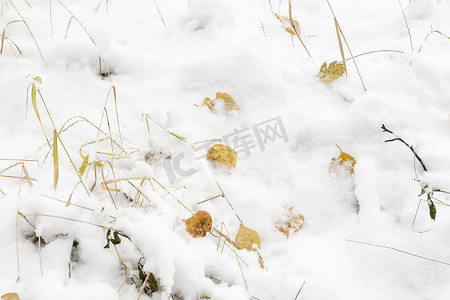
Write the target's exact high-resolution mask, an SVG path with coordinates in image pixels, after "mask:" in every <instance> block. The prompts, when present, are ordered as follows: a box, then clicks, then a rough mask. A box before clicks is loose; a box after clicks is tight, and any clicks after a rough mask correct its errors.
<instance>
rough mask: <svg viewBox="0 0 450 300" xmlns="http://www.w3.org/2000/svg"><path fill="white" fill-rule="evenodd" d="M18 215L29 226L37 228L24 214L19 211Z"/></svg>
mask: <svg viewBox="0 0 450 300" xmlns="http://www.w3.org/2000/svg"><path fill="white" fill-rule="evenodd" d="M17 215H19V216H21V217H22V218H23V219H24V220H25V221H26V222H27V223H28V224H30V226H31V227H33V229H36V226H34V225H33V223H31V222H30V220H28V219H27V217H25V215H24V214H23V213H21V212H20V211H18V212H17Z"/></svg>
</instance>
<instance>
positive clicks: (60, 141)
mask: <svg viewBox="0 0 450 300" xmlns="http://www.w3.org/2000/svg"><path fill="white" fill-rule="evenodd" d="M36 78H39V77H36ZM39 79H40V78H39ZM32 91H33V90H32ZM38 93H39V96H40V98H41V101H42V104H43V105H44V108H45V111H46V112H47V115H48V118H49V119H50V122H51V123H52V126H53V129H54V130H56V126H55V122H53V118H52V116H51V114H50V111H49V109H48V107H47V104H46V103H45V101H44V97H43V96H42V94H41V92H40V90H38ZM69 120H70V119H69ZM65 124H66V123H64V125H63V126H62V127H61V130H59V132H58V133H57V137H58V139H59V143H60V144H61V146H62V147H63V149H64V152H65V153H66V155H67V157H68V158H69V161H70V163H71V164H72V167H73V169H74V170H75V173H76V174H77V176H78V178H79V179H80V181H81V183H82V184H83V187H84V189H85V190H86V193H87V194H88V196H89V197H90V196H91V194H90V193H89V190H88V189H87V187H86V185H85V184H84V181H83V178H81V175H80V173H78V170H77V167H76V166H75V163H74V162H73V160H72V157H71V156H70V154H69V151H67V148H66V146H65V145H64V143H63V141H62V139H61V137H60V136H61V132H63V128H64V126H65ZM48 144H49V145H50V142H49V143H48ZM51 148H52V147H51V146H50V149H51Z"/></svg>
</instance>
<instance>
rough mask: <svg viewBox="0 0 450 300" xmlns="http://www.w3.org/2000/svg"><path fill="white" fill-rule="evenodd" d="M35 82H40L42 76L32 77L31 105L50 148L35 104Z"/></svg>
mask: <svg viewBox="0 0 450 300" xmlns="http://www.w3.org/2000/svg"><path fill="white" fill-rule="evenodd" d="M36 83H39V84H41V83H42V78H40V77H39V76H36V77H34V78H33V83H32V84H31V104H32V105H33V109H34V113H35V115H36V117H37V119H38V121H39V125H40V126H41V129H42V132H43V133H44V136H45V140H46V141H47V144H48V146H49V148H51V147H52V146H51V144H50V141H49V140H48V137H47V134H46V133H45V130H44V126H43V125H42V120H41V116H40V115H39V109H38V106H37V97H36V91H37V88H36ZM27 107H28V91H27Z"/></svg>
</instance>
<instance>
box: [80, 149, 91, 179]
mask: <svg viewBox="0 0 450 300" xmlns="http://www.w3.org/2000/svg"><path fill="white" fill-rule="evenodd" d="M88 162H89V154H88V155H86V156H85V157H84V159H83V163H82V164H81V167H80V169H79V171H78V173H80V176H83V174H84V171H85V170H86V167H87V164H88Z"/></svg>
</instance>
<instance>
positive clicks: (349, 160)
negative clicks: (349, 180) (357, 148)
mask: <svg viewBox="0 0 450 300" xmlns="http://www.w3.org/2000/svg"><path fill="white" fill-rule="evenodd" d="M336 146H337V147H338V148H339V151H341V154H340V155H339V157H337V158H333V159H332V160H331V164H330V169H335V168H336V167H337V166H345V167H346V168H347V169H348V170H349V172H350V173H351V174H353V173H354V172H355V171H354V167H355V164H356V160H355V159H354V158H353V157H352V156H351V155H350V154H348V153H345V152H342V149H341V147H339V146H338V145H336Z"/></svg>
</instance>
